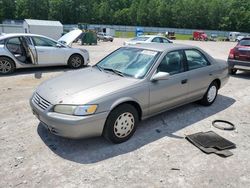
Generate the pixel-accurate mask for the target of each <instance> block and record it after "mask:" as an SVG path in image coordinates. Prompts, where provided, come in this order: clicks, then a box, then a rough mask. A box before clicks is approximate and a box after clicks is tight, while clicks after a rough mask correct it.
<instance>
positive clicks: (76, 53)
mask: <svg viewBox="0 0 250 188" xmlns="http://www.w3.org/2000/svg"><path fill="white" fill-rule="evenodd" d="M74 55H79V56H81V58H82V60H83V64H84V63H85V58H84V56H83V55H82V54H80V53H78V52H74V53H72V54H71V55H70V56H69V58H68V60H67V63H69V60H70V58H71V57H72V56H74Z"/></svg>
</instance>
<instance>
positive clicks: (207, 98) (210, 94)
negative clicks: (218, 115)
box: [200, 81, 218, 106]
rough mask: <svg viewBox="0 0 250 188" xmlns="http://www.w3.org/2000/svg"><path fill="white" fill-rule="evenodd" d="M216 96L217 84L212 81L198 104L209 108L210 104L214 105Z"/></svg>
mask: <svg viewBox="0 0 250 188" xmlns="http://www.w3.org/2000/svg"><path fill="white" fill-rule="evenodd" d="M217 94H218V84H217V83H216V82H215V81H214V82H212V83H211V84H210V86H209V87H208V89H207V92H206V93H205V95H204V96H203V98H202V99H201V100H200V104H202V105H204V106H210V105H211V104H213V103H214V101H215V99H216V97H217Z"/></svg>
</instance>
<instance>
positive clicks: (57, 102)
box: [30, 44, 228, 143]
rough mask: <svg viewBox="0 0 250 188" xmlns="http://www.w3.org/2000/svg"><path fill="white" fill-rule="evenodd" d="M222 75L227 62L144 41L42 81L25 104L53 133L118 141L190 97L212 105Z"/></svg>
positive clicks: (187, 48) (223, 78) (193, 49)
mask: <svg viewBox="0 0 250 188" xmlns="http://www.w3.org/2000/svg"><path fill="white" fill-rule="evenodd" d="M227 80H228V65H227V63H226V62H225V61H222V60H215V59H214V58H212V57H211V56H210V55H208V54H207V53H206V52H204V51H202V50H201V49H199V48H196V47H193V46H184V45H175V44H170V45H164V44H143V45H137V46H130V47H121V48H119V49H118V50H116V51H114V52H113V53H111V54H110V55H108V56H107V57H105V58H104V59H102V60H101V61H100V62H99V63H97V64H96V65H95V66H93V67H89V68H86V69H81V70H78V71H74V72H69V73H66V74H62V75H61V76H58V77H56V78H53V79H51V80H48V81H45V82H44V83H42V84H41V85H40V86H39V87H38V88H37V90H36V91H35V92H34V94H33V96H32V97H31V99H30V105H31V108H32V110H33V113H34V114H35V115H36V116H37V117H38V119H39V120H40V121H41V122H42V124H43V125H44V126H45V127H46V128H48V130H49V131H51V132H52V133H53V134H56V135H60V136H63V137H69V138H83V137H90V136H100V135H103V136H104V137H106V138H107V139H108V140H111V141H112V142H114V143H121V142H124V141H126V140H128V139H129V138H130V137H131V136H132V135H133V134H134V132H135V130H136V126H137V124H138V122H139V121H140V120H143V119H145V118H148V117H151V116H153V115H155V114H158V113H161V112H163V111H166V110H168V109H172V108H175V107H177V106H180V105H183V104H187V103H190V102H193V101H200V103H201V104H203V105H211V104H212V103H213V102H214V101H215V99H216V96H217V92H218V89H220V88H221V87H222V86H223V85H224V84H225V83H226V82H227Z"/></svg>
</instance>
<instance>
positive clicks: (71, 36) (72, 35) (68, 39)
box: [58, 29, 82, 46]
mask: <svg viewBox="0 0 250 188" xmlns="http://www.w3.org/2000/svg"><path fill="white" fill-rule="evenodd" d="M81 34H82V30H80V29H75V30H73V31H70V32H68V33H66V34H65V35H63V36H62V37H61V38H60V39H59V40H58V42H60V43H62V44H65V45H67V46H69V45H71V43H72V42H74V40H76V39H77V37H79V36H80V35H81Z"/></svg>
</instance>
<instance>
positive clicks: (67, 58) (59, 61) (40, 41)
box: [0, 31, 89, 74]
mask: <svg viewBox="0 0 250 188" xmlns="http://www.w3.org/2000/svg"><path fill="white" fill-rule="evenodd" d="M72 33H73V35H72ZM81 33H82V32H81ZM81 33H80V32H79V31H73V32H70V33H67V34H66V35H64V36H63V37H62V38H60V39H59V41H60V42H59V41H55V40H53V39H51V38H48V37H45V36H41V35H34V34H24V33H21V34H5V35H3V36H0V74H10V73H12V72H14V71H15V69H19V68H28V67H45V66H60V65H68V66H69V67H71V68H73V69H76V68H81V67H83V66H86V65H87V64H88V63H89V53H88V51H87V50H85V49H77V48H72V47H70V44H71V43H72V42H73V41H74V40H75V38H77V37H78V36H79V35H80V34H81ZM77 34H79V35H77Z"/></svg>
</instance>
